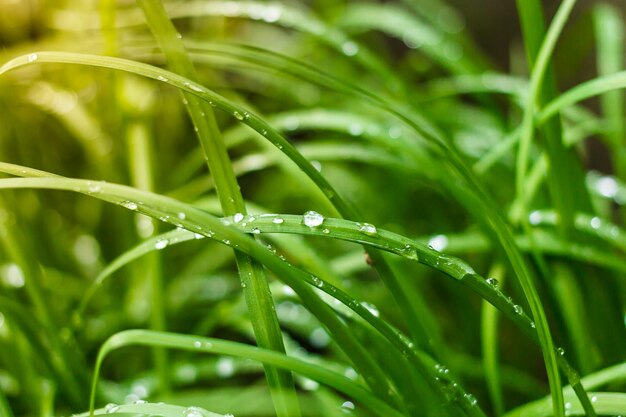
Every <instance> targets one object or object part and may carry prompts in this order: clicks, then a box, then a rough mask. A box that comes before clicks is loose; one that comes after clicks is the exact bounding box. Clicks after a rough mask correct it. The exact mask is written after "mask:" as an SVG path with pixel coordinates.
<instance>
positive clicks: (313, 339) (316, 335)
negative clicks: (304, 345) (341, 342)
mask: <svg viewBox="0 0 626 417" xmlns="http://www.w3.org/2000/svg"><path fill="white" fill-rule="evenodd" d="M309 342H310V343H311V345H313V347H316V348H318V349H321V348H325V347H326V346H328V343H329V342H330V336H329V335H328V333H326V330H324V329H322V328H321V327H318V328H317V329H315V330H313V331H312V332H311V334H310V335H309Z"/></svg>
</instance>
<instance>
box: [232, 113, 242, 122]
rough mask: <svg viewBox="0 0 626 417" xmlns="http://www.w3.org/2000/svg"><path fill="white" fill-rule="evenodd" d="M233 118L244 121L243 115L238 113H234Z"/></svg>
mask: <svg viewBox="0 0 626 417" xmlns="http://www.w3.org/2000/svg"><path fill="white" fill-rule="evenodd" d="M233 116H235V118H236V119H237V120H243V114H241V113H239V112H238V111H234V112H233Z"/></svg>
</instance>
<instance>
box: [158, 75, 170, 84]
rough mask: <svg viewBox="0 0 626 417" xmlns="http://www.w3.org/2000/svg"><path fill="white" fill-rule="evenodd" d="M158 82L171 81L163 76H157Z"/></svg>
mask: <svg viewBox="0 0 626 417" xmlns="http://www.w3.org/2000/svg"><path fill="white" fill-rule="evenodd" d="M157 80H159V81H163V82H164V83H166V82H168V81H169V80H168V79H167V78H165V77H164V76H162V75H159V76H157Z"/></svg>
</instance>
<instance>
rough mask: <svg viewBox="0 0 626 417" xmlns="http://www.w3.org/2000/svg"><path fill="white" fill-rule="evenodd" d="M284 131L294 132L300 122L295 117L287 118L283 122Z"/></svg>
mask: <svg viewBox="0 0 626 417" xmlns="http://www.w3.org/2000/svg"><path fill="white" fill-rule="evenodd" d="M284 125H285V129H287V130H296V129H297V128H298V127H300V120H298V118H297V117H296V116H289V117H287V118H286V119H285V121H284Z"/></svg>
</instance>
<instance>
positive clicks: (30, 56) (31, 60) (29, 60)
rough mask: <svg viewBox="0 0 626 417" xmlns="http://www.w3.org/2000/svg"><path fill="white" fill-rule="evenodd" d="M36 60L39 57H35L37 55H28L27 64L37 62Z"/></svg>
mask: <svg viewBox="0 0 626 417" xmlns="http://www.w3.org/2000/svg"><path fill="white" fill-rule="evenodd" d="M38 58H39V57H38V56H37V54H28V57H27V59H28V62H35V61H37V59H38Z"/></svg>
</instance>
